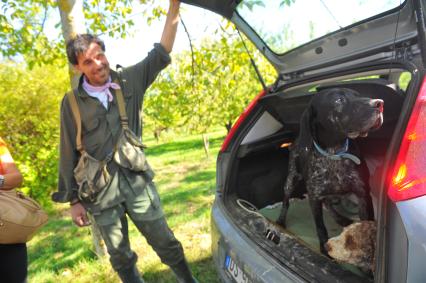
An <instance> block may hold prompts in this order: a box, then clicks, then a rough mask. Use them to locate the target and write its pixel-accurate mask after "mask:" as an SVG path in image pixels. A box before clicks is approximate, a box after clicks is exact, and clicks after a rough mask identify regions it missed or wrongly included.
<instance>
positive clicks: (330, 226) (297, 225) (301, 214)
mask: <svg viewBox="0 0 426 283" xmlns="http://www.w3.org/2000/svg"><path fill="white" fill-rule="evenodd" d="M281 205H282V203H281V202H279V203H276V204H273V205H269V206H266V207H264V208H261V209H259V212H260V213H261V214H262V215H263V216H265V217H266V218H267V219H269V220H270V221H273V222H275V221H276V220H277V218H278V216H279V214H280V212H281ZM323 215H324V223H325V226H326V227H327V231H328V235H329V237H330V238H332V237H335V236H337V235H339V234H340V233H341V232H342V231H343V228H342V227H341V226H340V225H338V224H337V223H336V222H335V221H334V219H333V217H332V216H331V214H330V213H329V212H328V211H327V209H323ZM286 230H287V231H289V232H290V233H291V234H293V235H295V236H297V237H298V238H299V239H300V240H301V241H302V242H304V243H305V244H306V245H307V246H308V247H309V248H311V249H312V250H314V251H317V252H318V253H319V252H320V251H319V241H318V237H317V233H316V229H315V223H314V218H313V216H312V212H311V208H310V206H309V202H308V199H307V198H305V199H291V200H290V206H289V211H288V213H287V229H286ZM340 265H341V266H342V267H343V268H345V269H347V270H350V271H352V272H354V273H356V274H358V275H361V276H365V274H364V273H363V272H362V271H361V270H360V269H358V268H357V267H356V266H354V265H351V264H345V263H343V264H340Z"/></svg>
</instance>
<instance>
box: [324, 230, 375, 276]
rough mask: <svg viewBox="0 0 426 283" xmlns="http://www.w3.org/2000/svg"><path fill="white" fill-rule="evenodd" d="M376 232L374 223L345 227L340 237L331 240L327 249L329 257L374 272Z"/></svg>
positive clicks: (327, 244)
mask: <svg viewBox="0 0 426 283" xmlns="http://www.w3.org/2000/svg"><path fill="white" fill-rule="evenodd" d="M376 231H377V228H376V223H375V222H374V221H361V222H355V223H353V224H351V225H349V226H347V227H345V228H344V229H343V232H342V233H341V234H340V235H338V236H336V237H333V238H330V239H329V240H328V242H327V243H326V244H325V248H326V250H327V252H328V254H329V256H331V257H332V258H334V259H336V260H337V261H339V262H345V263H350V264H354V265H356V266H359V267H361V268H362V269H364V270H372V271H374V252H375V247H376Z"/></svg>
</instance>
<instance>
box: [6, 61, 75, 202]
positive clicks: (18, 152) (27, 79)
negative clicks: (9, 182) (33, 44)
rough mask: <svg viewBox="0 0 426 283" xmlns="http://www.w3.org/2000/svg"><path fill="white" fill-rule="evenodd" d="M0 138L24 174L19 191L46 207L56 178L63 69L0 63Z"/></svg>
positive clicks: (64, 88) (66, 84)
mask: <svg viewBox="0 0 426 283" xmlns="http://www.w3.org/2000/svg"><path fill="white" fill-rule="evenodd" d="M0 81H1V82H2V83H1V84H0V135H1V136H2V137H3V138H4V140H5V141H6V142H7V143H8V145H9V148H10V150H11V152H12V155H13V157H14V159H15V161H16V163H17V164H18V166H19V168H20V170H21V172H22V173H23V175H24V185H23V190H24V191H25V192H27V193H29V194H30V195H31V196H33V197H34V198H36V199H37V200H38V201H40V202H41V203H42V204H43V205H44V206H50V205H51V202H50V194H51V193H52V192H53V191H54V190H55V189H56V185H57V177H58V173H57V170H58V144H59V108H60V101H61V99H62V97H63V95H64V93H65V92H66V91H67V90H68V89H69V88H70V87H69V77H68V73H67V70H66V68H58V67H55V66H44V67H37V68H34V69H32V70H28V69H26V68H25V67H24V66H20V65H16V64H0Z"/></svg>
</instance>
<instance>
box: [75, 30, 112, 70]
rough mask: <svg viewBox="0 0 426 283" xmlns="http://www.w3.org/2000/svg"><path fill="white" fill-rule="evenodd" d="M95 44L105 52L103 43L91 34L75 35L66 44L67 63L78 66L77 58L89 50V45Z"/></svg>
mask: <svg viewBox="0 0 426 283" xmlns="http://www.w3.org/2000/svg"><path fill="white" fill-rule="evenodd" d="M92 43H96V44H98V45H99V46H100V47H101V48H102V51H105V44H104V42H103V41H102V40H101V39H100V38H98V37H97V36H95V35H92V34H77V35H76V36H75V37H74V38H72V39H70V40H68V42H67V57H68V61H69V62H70V63H71V64H73V65H78V60H77V56H78V55H79V54H81V53H84V52H86V51H87V49H89V46H90V44H92Z"/></svg>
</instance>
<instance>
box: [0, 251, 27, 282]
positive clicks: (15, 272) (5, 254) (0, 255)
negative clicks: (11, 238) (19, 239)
mask: <svg viewBox="0 0 426 283" xmlns="http://www.w3.org/2000/svg"><path fill="white" fill-rule="evenodd" d="M27 269H28V260H27V246H26V245H25V244H10V245H0V281H1V282H8V283H24V282H26V279H27Z"/></svg>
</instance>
